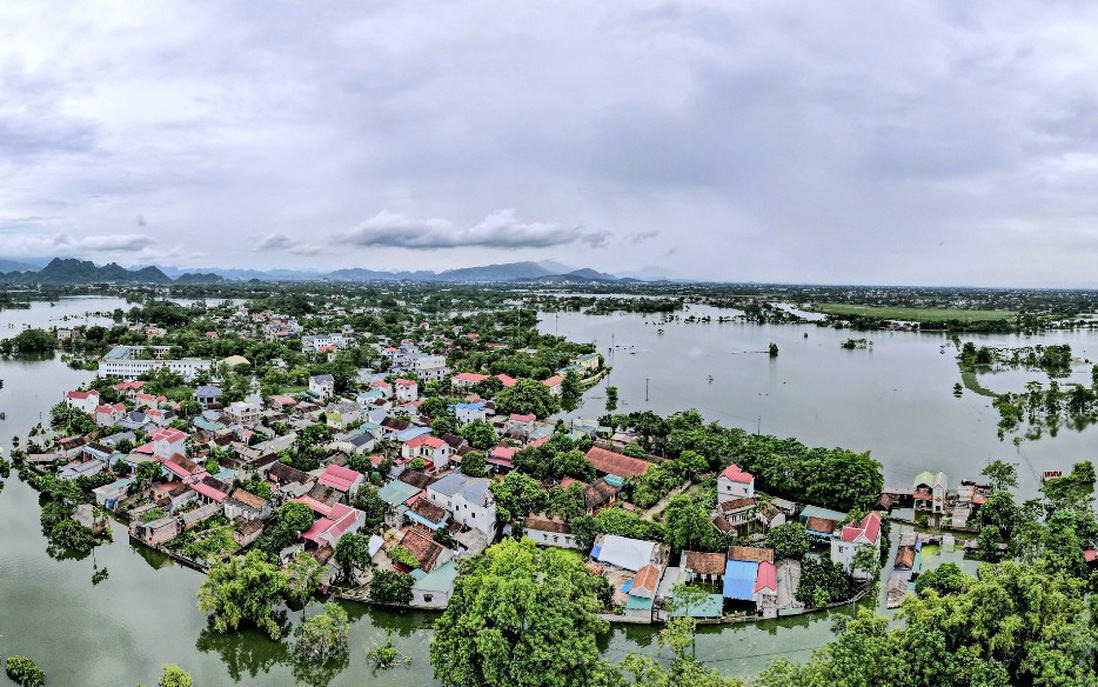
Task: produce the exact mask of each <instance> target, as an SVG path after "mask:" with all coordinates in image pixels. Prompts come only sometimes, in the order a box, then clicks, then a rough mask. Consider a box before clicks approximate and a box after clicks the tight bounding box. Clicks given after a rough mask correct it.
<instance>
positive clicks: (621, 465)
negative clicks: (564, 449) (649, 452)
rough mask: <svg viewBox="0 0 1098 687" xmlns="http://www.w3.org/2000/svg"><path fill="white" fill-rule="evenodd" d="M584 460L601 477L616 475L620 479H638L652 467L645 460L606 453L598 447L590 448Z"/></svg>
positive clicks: (610, 452)
mask: <svg viewBox="0 0 1098 687" xmlns="http://www.w3.org/2000/svg"><path fill="white" fill-rule="evenodd" d="M584 459H585V460H586V461H587V462H588V463H590V464H591V465H593V466H594V467H595V470H596V471H598V472H599V473H601V474H603V475H616V476H617V477H621V478H622V479H631V478H633V477H640V476H641V475H643V474H644V473H646V472H648V468H649V467H651V466H652V464H651V463H649V462H648V461H646V460H640V459H639V458H630V457H629V456H623V455H622V454H620V453H614V452H613V451H607V450H606V449H604V448H599V447H598V446H592V447H591V449H590V450H589V451H587V455H585V456H584Z"/></svg>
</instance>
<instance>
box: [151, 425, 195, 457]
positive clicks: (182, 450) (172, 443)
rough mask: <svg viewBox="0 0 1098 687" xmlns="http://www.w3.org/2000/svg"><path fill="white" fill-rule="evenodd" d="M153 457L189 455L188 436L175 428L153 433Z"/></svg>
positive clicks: (165, 428)
mask: <svg viewBox="0 0 1098 687" xmlns="http://www.w3.org/2000/svg"><path fill="white" fill-rule="evenodd" d="M150 438H151V439H152V445H153V455H155V456H157V457H160V458H169V457H171V456H174V455H176V454H178V455H181V456H186V455H187V434H186V432H184V431H182V430H179V429H176V428H175V427H164V428H162V429H158V430H156V431H155V432H153V433H152V436H151V437H150Z"/></svg>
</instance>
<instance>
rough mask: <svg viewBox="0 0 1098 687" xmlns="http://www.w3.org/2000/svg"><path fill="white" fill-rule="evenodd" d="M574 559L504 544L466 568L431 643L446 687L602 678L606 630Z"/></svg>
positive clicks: (555, 686)
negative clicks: (601, 652) (601, 645)
mask: <svg viewBox="0 0 1098 687" xmlns="http://www.w3.org/2000/svg"><path fill="white" fill-rule="evenodd" d="M598 611H599V603H598V601H597V600H596V599H595V595H594V593H593V584H592V582H591V581H590V580H589V576H588V572H587V569H586V567H585V566H584V564H583V561H582V560H581V559H580V558H579V556H577V555H575V554H573V553H571V552H567V551H561V550H557V549H538V547H537V546H536V545H535V544H534V542H533V541H531V540H529V539H523V540H520V541H515V540H504V541H502V542H500V543H499V544H496V545H495V546H493V547H491V548H489V549H488V550H487V551H486V552H485V553H484V554H482V555H480V556H477V557H475V558H473V559H471V560H470V561H469V562H468V563H466V564H465V568H464V570H463V574H462V575H461V576H459V577H458V579H457V582H456V584H455V588H454V594H453V596H452V597H451V599H450V604H449V606H448V607H447V609H446V611H445V613H443V614H442V617H440V618H439V620H438V622H437V623H436V625H435V641H434V642H433V643H432V644H431V664H432V666H433V667H434V676H435V678H436V679H437V680H439V681H440V682H441V683H442V684H443V685H446V686H447V687H489V686H494V685H527V686H528V687H542V686H544V687H584V686H586V685H593V684H596V680H598V679H599V677H600V676H601V675H602V674H603V672H604V670H605V669H604V666H603V665H602V663H601V661H600V659H599V648H598V642H597V640H598V636H599V635H600V634H602V633H604V632H606V631H607V629H608V625H607V623H606V621H604V620H602V619H601V618H599V617H598V615H597V613H598Z"/></svg>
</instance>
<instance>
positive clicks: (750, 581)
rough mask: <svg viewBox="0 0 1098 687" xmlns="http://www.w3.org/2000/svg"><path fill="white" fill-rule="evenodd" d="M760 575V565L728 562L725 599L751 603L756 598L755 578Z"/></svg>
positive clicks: (725, 577) (725, 567)
mask: <svg viewBox="0 0 1098 687" xmlns="http://www.w3.org/2000/svg"><path fill="white" fill-rule="evenodd" d="M758 575H759V564H758V563H754V562H751V561H728V562H727V563H726V564H725V566H724V598H726V599H739V600H740V601H751V600H752V599H753V598H754V596H755V578H757V577H758Z"/></svg>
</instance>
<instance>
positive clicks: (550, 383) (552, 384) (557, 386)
mask: <svg viewBox="0 0 1098 687" xmlns="http://www.w3.org/2000/svg"><path fill="white" fill-rule="evenodd" d="M542 384H544V385H545V386H547V387H549V391H550V393H552V394H553V395H554V396H560V395H561V393H563V391H564V377H561V376H560V375H553V376H552V377H550V378H549V379H546V380H545V381H544V382H542Z"/></svg>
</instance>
